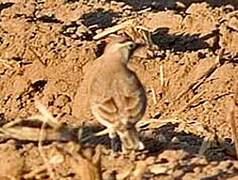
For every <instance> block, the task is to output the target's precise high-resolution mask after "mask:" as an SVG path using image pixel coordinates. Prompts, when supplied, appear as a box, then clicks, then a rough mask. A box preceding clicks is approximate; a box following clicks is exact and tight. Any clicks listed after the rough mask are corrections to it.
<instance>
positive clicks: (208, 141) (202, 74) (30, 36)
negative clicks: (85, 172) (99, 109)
mask: <svg viewBox="0 0 238 180" xmlns="http://www.w3.org/2000/svg"><path fill="white" fill-rule="evenodd" d="M237 7H238V4H237V2H236V1H224V2H220V1H205V2H201V1H179V2H178V1H173V0H172V1H159V2H158V1H143V0H142V1H140V2H138V1H133V0H125V1H94V0H90V1H76V0H67V1H66V0H60V1H39V0H30V1H29V0H27V1H26V0H25V1H18V0H4V1H2V2H1V3H0V124H1V125H4V124H6V123H8V122H12V121H14V120H16V119H26V118H29V117H31V116H33V115H36V113H37V109H36V108H35V105H34V102H35V100H36V99H38V100H39V101H40V102H41V103H42V104H44V106H45V107H46V108H47V109H48V110H49V112H50V113H51V114H52V115H53V117H55V118H57V120H58V121H59V122H61V123H64V124H65V125H66V126H69V127H73V128H79V129H80V128H81V126H82V125H85V124H86V125H88V126H90V123H88V122H91V121H95V119H94V118H93V117H90V119H85V118H78V117H77V116H78V113H79V112H77V110H76V111H75V109H74V108H75V107H74V102H75V99H77V97H75V95H76V92H77V89H78V88H80V86H81V82H82V80H83V79H84V74H85V71H86V69H87V68H88V67H89V66H90V65H91V63H93V61H94V60H95V59H96V57H98V56H99V55H100V54H101V52H102V49H101V41H100V40H99V41H95V40H94V39H93V37H94V35H96V34H97V33H99V32H102V31H103V30H104V29H105V28H107V27H112V26H114V25H116V24H120V23H121V22H122V21H125V20H128V19H136V20H138V21H139V22H141V24H142V25H143V26H144V27H146V28H147V29H149V30H150V32H151V33H152V40H153V42H154V44H155V45H156V49H153V50H151V49H150V48H149V47H145V48H146V50H149V51H152V53H151V54H152V55H151V56H140V57H137V56H132V59H131V61H130V67H131V68H132V69H133V70H134V71H135V72H136V73H137V74H138V76H139V78H140V79H141V81H142V83H143V85H144V86H145V89H146V93H147V97H148V107H147V111H146V115H145V117H144V118H143V123H144V124H143V125H141V126H140V127H139V128H140V135H141V139H142V141H143V142H144V143H145V145H146V150H145V151H143V152H136V153H135V154H131V155H124V154H122V153H120V152H119V153H118V154H117V156H111V149H110V146H109V144H110V142H109V139H108V138H107V137H100V138H93V137H92V138H91V139H89V140H88V141H86V142H83V143H82V144H81V145H80V148H79V147H78V148H75V146H72V144H70V142H69V143H65V142H60V141H55V142H52V141H49V142H44V143H43V150H44V152H45V154H46V159H47V160H48V161H49V162H50V163H48V165H49V164H50V165H49V166H48V165H47V163H46V161H45V160H44V159H43V158H42V156H41V155H40V153H41V151H39V146H38V145H37V144H35V143H32V142H28V141H18V140H17V138H16V140H14V141H12V140H9V141H7V140H6V139H5V138H3V137H2V136H0V142H1V143H0V151H1V152H0V172H1V173H0V174H1V175H0V177H1V179H21V178H25V179H29V178H30V179H31V178H38V179H39V178H40V179H48V178H52V177H59V178H61V179H77V178H79V177H81V176H82V172H80V171H79V170H77V169H78V168H77V167H82V164H80V162H81V161H83V162H87V163H88V165H87V168H88V169H91V171H92V172H93V173H92V174H91V175H92V176H87V178H88V179H90V177H91V178H92V179H97V178H100V176H102V177H103V179H110V178H111V179H113V178H116V179H136V178H137V179H140V178H141V179H189V178H190V179H191V178H192V179H229V178H237V173H238V161H237V160H236V157H235V150H234V142H233V139H234V138H233V135H232V131H231V126H230V113H231V111H232V108H233V104H234V94H235V92H236V91H237V90H235V88H234V86H235V83H236V82H237V77H238V68H237V53H238V47H237V43H238V19H237V17H238V14H237V11H236V10H237ZM79 103H80V102H79ZM235 117H237V115H236V116H235ZM236 119H237V118H236ZM87 123H88V124H87ZM236 128H237V127H236ZM22 131H23V133H24V129H22ZM94 131H96V130H95V129H92V127H91V129H90V127H89V133H92V132H94ZM25 132H26V131H25ZM1 133H2V132H1ZM0 135H1V134H0ZM8 138H9V137H8ZM71 143H72V142H71ZM74 143H75V142H74ZM77 143H78V142H77ZM77 143H76V144H77ZM100 145H101V146H100ZM81 146H82V147H81ZM99 146H100V149H101V153H99V154H100V158H98V157H95V156H99V155H98V154H97V153H94V150H95V149H97V148H98V147H99ZM63 147H66V148H63ZM65 149H68V150H69V152H68V151H65ZM84 149H87V150H84ZM94 154H96V155H94ZM198 155H199V156H198ZM75 158H76V159H75ZM95 159H96V160H95ZM96 161H97V162H96ZM98 162H100V163H98ZM87 163H86V164H87ZM99 164H100V165H99ZM85 177H86V176H85ZM93 177H94V178H93Z"/></svg>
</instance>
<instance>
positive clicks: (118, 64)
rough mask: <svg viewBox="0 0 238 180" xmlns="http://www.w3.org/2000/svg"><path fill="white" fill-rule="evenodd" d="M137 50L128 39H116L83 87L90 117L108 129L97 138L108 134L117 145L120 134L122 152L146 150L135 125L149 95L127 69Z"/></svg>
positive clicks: (93, 66)
mask: <svg viewBox="0 0 238 180" xmlns="http://www.w3.org/2000/svg"><path fill="white" fill-rule="evenodd" d="M135 47H136V45H135V43H134V42H132V41H130V40H128V38H125V37H117V38H114V40H112V41H111V42H110V43H109V44H108V45H107V46H106V48H105V50H104V53H103V55H102V56H100V57H99V58H98V59H97V60H95V61H94V64H93V65H92V66H91V68H90V70H89V71H88V72H87V73H86V75H85V78H84V80H83V81H84V82H83V83H82V85H85V87H84V88H85V89H84V92H83V93H86V94H87V104H88V106H89V108H90V110H91V113H92V114H93V115H94V117H95V118H96V120H97V121H98V122H99V123H100V124H102V125H103V126H105V127H106V129H105V130H103V131H101V132H98V133H96V135H103V134H106V133H109V137H110V138H111V139H112V142H114V141H113V140H114V138H115V137H116V135H117V134H118V136H119V138H120V140H121V142H122V150H123V152H126V151H128V150H136V149H143V148H144V145H143V143H142V142H140V140H139V137H138V133H137V130H136V128H135V124H136V123H137V122H138V121H139V120H140V119H141V118H142V116H143V115H144V113H145V110H146V95H145V91H144V88H143V86H142V84H141V82H140V80H139V79H138V77H137V75H136V74H135V72H133V71H132V70H130V69H129V68H128V66H127V64H128V61H129V58H130V55H131V52H132V51H133V49H135ZM80 93H82V92H80ZM76 96H77V95H76ZM85 100H86V99H85ZM81 102H82V101H81ZM76 108H77V106H76ZM112 146H114V145H113V144H112ZM112 148H113V149H114V147H112Z"/></svg>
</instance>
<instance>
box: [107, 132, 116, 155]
mask: <svg viewBox="0 0 238 180" xmlns="http://www.w3.org/2000/svg"><path fill="white" fill-rule="evenodd" d="M116 137H117V134H116V132H115V130H114V129H112V128H111V129H110V131H109V138H110V140H111V148H112V155H113V156H114V155H115V153H116V151H117V144H116Z"/></svg>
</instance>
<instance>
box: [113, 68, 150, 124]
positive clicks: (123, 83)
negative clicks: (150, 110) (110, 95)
mask: <svg viewBox="0 0 238 180" xmlns="http://www.w3.org/2000/svg"><path fill="white" fill-rule="evenodd" d="M117 78H118V79H117V80H116V82H117V87H118V88H117V92H115V93H116V95H115V102H116V104H117V105H118V106H121V107H119V109H121V110H122V113H124V115H126V116H127V118H128V119H132V120H135V121H137V120H139V119H140V118H141V117H142V116H143V115H144V113H145V108H146V95H145V91H144V88H143V86H142V84H141V83H140V81H139V79H138V78H137V76H136V74H135V73H134V72H132V71H129V70H128V71H126V73H120V75H118V77H117Z"/></svg>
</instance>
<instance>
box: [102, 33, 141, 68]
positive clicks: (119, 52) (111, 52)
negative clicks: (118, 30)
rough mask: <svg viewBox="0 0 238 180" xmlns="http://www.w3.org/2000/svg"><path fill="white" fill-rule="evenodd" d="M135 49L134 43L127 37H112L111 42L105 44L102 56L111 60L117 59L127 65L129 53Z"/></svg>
mask: <svg viewBox="0 0 238 180" xmlns="http://www.w3.org/2000/svg"><path fill="white" fill-rule="evenodd" d="M136 47H137V45H136V43H135V42H133V41H132V40H131V39H129V38H128V37H124V36H114V37H113V38H112V40H111V41H110V42H109V43H108V44H107V46H106V48H105V50H104V55H105V56H110V57H112V58H113V59H118V60H120V61H122V63H125V64H127V63H128V61H129V58H130V55H131V53H132V52H133V50H135V49H136Z"/></svg>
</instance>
